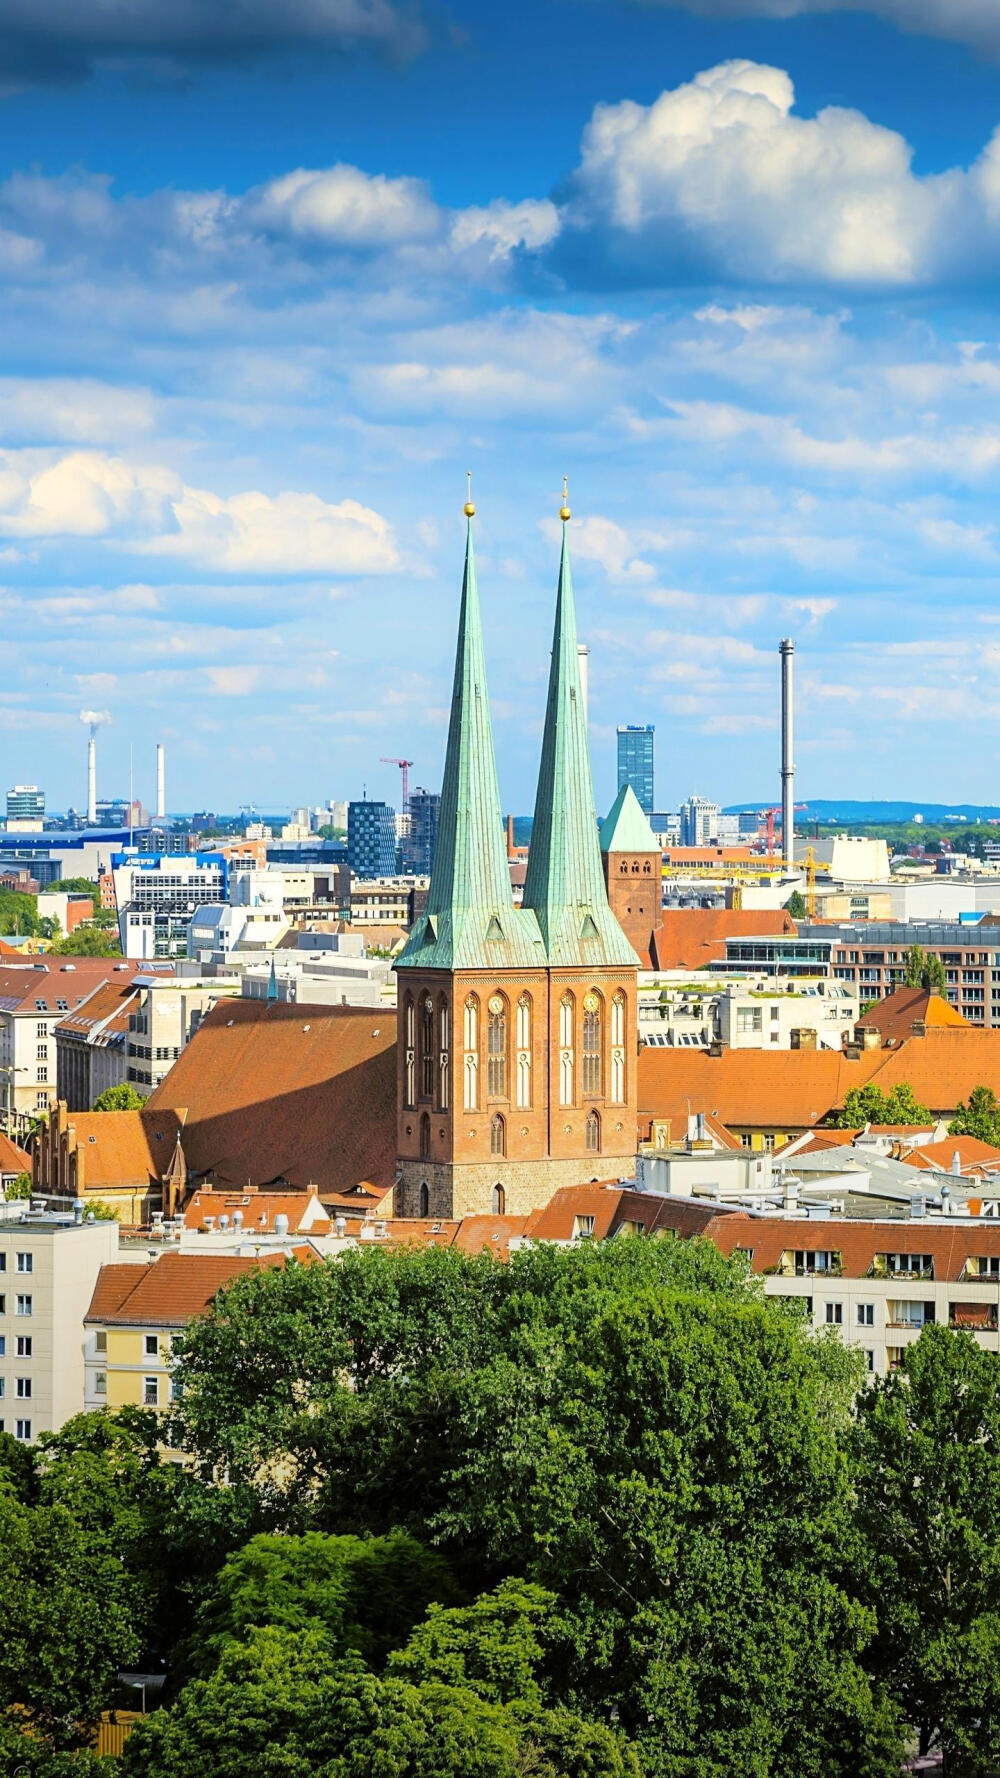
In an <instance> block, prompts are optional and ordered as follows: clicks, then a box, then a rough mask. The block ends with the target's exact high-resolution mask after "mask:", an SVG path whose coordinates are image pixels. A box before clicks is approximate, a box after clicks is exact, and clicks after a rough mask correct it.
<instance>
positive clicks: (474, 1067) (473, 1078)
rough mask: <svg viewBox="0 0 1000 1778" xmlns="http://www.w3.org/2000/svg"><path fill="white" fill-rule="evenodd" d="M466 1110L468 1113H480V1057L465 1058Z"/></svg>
mask: <svg viewBox="0 0 1000 1778" xmlns="http://www.w3.org/2000/svg"><path fill="white" fill-rule="evenodd" d="M465 1109H466V1111H478V1109H479V1057H478V1056H466V1058H465Z"/></svg>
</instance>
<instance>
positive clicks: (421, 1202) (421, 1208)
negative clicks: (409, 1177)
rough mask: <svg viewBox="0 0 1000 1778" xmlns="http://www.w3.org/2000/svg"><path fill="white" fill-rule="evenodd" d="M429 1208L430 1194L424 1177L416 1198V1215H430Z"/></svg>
mask: <svg viewBox="0 0 1000 1778" xmlns="http://www.w3.org/2000/svg"><path fill="white" fill-rule="evenodd" d="M430 1208H431V1194H430V1192H429V1191H428V1190H427V1181H426V1179H424V1180H422V1181H421V1185H420V1191H419V1193H418V1198H417V1215H418V1216H429V1215H430Z"/></svg>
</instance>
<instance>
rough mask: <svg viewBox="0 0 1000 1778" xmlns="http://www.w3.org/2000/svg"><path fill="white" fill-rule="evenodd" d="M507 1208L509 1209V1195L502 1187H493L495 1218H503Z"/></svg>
mask: <svg viewBox="0 0 1000 1778" xmlns="http://www.w3.org/2000/svg"><path fill="white" fill-rule="evenodd" d="M506 1208H507V1193H506V1192H505V1191H504V1189H503V1186H502V1185H495V1186H494V1187H493V1214H494V1216H503V1215H504V1212H505V1210H506Z"/></svg>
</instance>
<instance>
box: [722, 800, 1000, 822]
mask: <svg viewBox="0 0 1000 1778" xmlns="http://www.w3.org/2000/svg"><path fill="white" fill-rule="evenodd" d="M762 807H763V804H762V803H731V804H730V805H729V807H728V808H727V809H726V810H725V811H724V812H725V814H727V815H740V814H742V813H743V811H744V810H748V809H759V808H762ZM914 815H922V816H923V818H924V820H925V821H931V822H933V821H947V820H948V818H949V816H952V817H955V818H957V819H959V820H961V819H964V820H966V821H991V820H992V821H996V820H1000V808H997V806H996V804H995V803H904V802H898V803H891V802H884V803H857V802H850V801H848V800H847V799H846V798H845V800H844V801H843V802H836V801H833V800H832V799H830V798H823V797H817V798H816V799H815V801H814V800H810V802H809V804H808V807H807V808H805V809H803V810H802V812H801V814H800V816H799V824H800V825H801V824H802V823H803V822H809V821H843V822H849V823H851V825H854V824H856V823H859V822H865V821H912V820H913V817H914Z"/></svg>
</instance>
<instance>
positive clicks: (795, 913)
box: [785, 889, 807, 920]
mask: <svg viewBox="0 0 1000 1778" xmlns="http://www.w3.org/2000/svg"><path fill="white" fill-rule="evenodd" d="M785 907H786V908H787V910H788V912H789V913H790V914H791V916H792V919H793V920H804V919H805V917H806V913H807V908H806V898H805V896H804V895H803V893H802V891H801V889H793V890H792V893H791V895H790V896H789V897H788V900H787V901H786V903H785Z"/></svg>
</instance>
